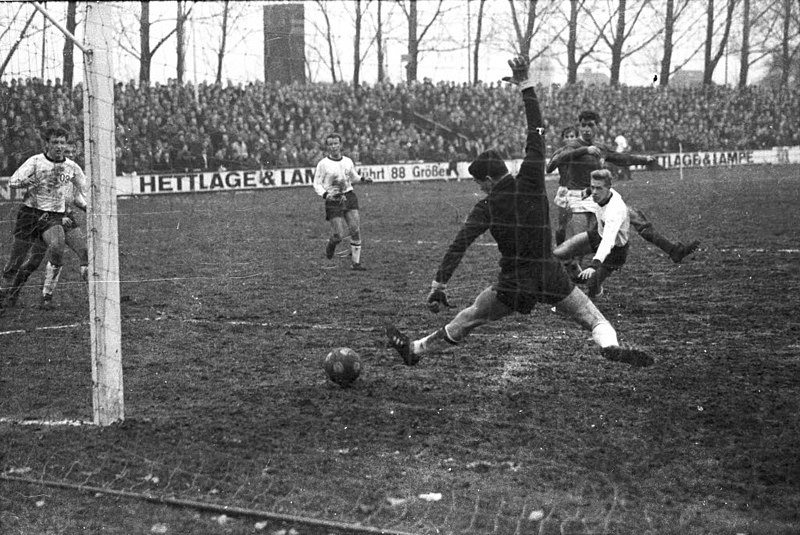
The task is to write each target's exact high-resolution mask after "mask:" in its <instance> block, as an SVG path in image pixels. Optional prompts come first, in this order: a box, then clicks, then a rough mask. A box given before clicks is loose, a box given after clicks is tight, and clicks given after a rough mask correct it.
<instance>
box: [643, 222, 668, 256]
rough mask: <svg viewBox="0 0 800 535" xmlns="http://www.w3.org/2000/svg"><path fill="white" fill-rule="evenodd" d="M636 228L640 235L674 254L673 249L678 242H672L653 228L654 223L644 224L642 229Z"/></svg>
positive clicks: (666, 251)
mask: <svg viewBox="0 0 800 535" xmlns="http://www.w3.org/2000/svg"><path fill="white" fill-rule="evenodd" d="M636 230H638V231H639V236H641V237H642V238H644V239H645V240H647V241H649V242H650V243H652V244H653V245H655V246H656V247H658V248H659V249H661V250H662V251H664V252H665V253H667V254H672V251H674V250H675V247H676V244H674V243H672V242H671V241H670V240H668V239H667V238H665V237H664V236H662V235H661V234H659V233H658V232H656V231H655V230H653V226H652V225H650V224H648V225H645V226H643V227H642V228H641V229H636Z"/></svg>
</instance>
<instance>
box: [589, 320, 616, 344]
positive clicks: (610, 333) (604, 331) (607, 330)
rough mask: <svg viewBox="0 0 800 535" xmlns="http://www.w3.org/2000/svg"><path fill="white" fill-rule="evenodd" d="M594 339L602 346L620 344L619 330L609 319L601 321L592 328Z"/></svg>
mask: <svg viewBox="0 0 800 535" xmlns="http://www.w3.org/2000/svg"><path fill="white" fill-rule="evenodd" d="M592 340H594V341H595V343H596V344H597V345H599V346H600V347H601V348H603V347H610V346H619V342H618V341H617V331H615V330H614V327H612V326H611V324H610V323H609V322H608V321H601V322H600V323H598V324H597V325H595V326H594V328H592Z"/></svg>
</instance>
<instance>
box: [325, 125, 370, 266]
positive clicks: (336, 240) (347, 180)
mask: <svg viewBox="0 0 800 535" xmlns="http://www.w3.org/2000/svg"><path fill="white" fill-rule="evenodd" d="M325 146H326V148H327V149H328V154H327V155H326V156H325V157H324V158H323V159H322V160H320V161H319V163H318V164H317V168H316V170H315V171H314V191H316V192H317V195H319V196H320V197H322V198H323V199H324V200H325V219H326V220H328V221H330V224H331V231H332V234H331V237H330V239H329V240H328V244H327V245H326V246H325V257H326V258H327V259H328V260H330V259H331V258H333V255H334V253H335V252H336V246H337V245H339V244H340V243H341V242H342V240H343V239H344V238H345V236H348V235H349V236H350V255H351V257H352V261H353V263H352V269H353V270H354V271H364V269H365V268H364V267H362V266H361V219H360V216H359V214H358V197H357V196H356V192H355V191H353V182H356V181H359V180H361V176H360V175H359V174H358V173H357V172H356V167H355V164H354V163H353V160H351V159H350V158H348V157H347V156H344V155H343V154H342V136H341V135H340V134H337V133H330V134H328V135H327V136H326V138H325Z"/></svg>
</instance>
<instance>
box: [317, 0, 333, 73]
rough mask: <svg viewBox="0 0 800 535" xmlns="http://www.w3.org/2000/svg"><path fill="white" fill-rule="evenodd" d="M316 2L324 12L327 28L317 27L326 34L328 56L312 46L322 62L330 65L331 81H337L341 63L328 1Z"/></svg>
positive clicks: (321, 11) (323, 16)
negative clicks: (338, 67) (335, 45)
mask: <svg viewBox="0 0 800 535" xmlns="http://www.w3.org/2000/svg"><path fill="white" fill-rule="evenodd" d="M315 3H316V4H317V6H318V7H319V10H320V13H321V14H322V18H323V19H324V20H325V28H322V29H320V28H319V27H316V29H317V31H319V32H320V33H321V34H323V35H324V36H325V44H326V46H327V58H326V57H325V56H326V55H324V54H321V53H320V51H319V50H316V48H315V47H313V46H312V47H311V48H312V49H313V50H315V51H316V52H317V53H318V54H319V57H320V59H321V60H322V62H323V63H324V64H325V65H327V66H328V68H329V69H330V72H331V81H333V82H334V83H335V82H336V81H337V76H336V65H337V64H338V63H339V60H338V57H337V54H336V50H335V47H334V39H333V30H332V28H331V19H330V15H329V14H328V7H327V3H326V2H324V1H323V0H315ZM315 26H316V25H315Z"/></svg>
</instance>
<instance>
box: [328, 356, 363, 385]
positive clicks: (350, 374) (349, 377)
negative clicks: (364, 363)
mask: <svg viewBox="0 0 800 535" xmlns="http://www.w3.org/2000/svg"><path fill="white" fill-rule="evenodd" d="M322 367H323V368H325V373H327V374H328V377H330V379H331V381H333V382H334V383H336V384H337V385H339V386H341V387H345V388H347V387H348V386H350V385H351V384H353V381H355V380H356V379H358V376H359V375H360V374H361V358H360V357H359V356H358V353H356V352H355V351H353V350H352V349H350V348H349V347H340V348H337V349H334V350H333V351H331V352H330V353H328V354H327V355H326V356H325V360H324V361H323V363H322Z"/></svg>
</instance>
